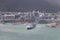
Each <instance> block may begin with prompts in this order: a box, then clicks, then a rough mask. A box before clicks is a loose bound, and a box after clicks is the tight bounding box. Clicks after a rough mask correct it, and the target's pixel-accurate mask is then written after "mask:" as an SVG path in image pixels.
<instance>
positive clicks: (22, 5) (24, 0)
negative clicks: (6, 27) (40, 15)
mask: <svg viewBox="0 0 60 40" xmlns="http://www.w3.org/2000/svg"><path fill="white" fill-rule="evenodd" d="M32 10H39V11H46V12H58V11H60V0H0V11H15V12H16V11H32Z"/></svg>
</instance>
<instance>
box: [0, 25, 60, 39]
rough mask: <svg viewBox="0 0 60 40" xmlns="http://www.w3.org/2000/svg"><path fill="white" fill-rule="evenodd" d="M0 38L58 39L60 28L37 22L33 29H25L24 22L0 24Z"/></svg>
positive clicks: (59, 37)
mask: <svg viewBox="0 0 60 40" xmlns="http://www.w3.org/2000/svg"><path fill="white" fill-rule="evenodd" d="M0 40H60V28H48V27H46V24H37V27H36V28H35V29H31V30H27V29H26V27H25V24H20V25H12V24H0Z"/></svg>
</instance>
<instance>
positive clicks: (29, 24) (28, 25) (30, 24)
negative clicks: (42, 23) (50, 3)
mask: <svg viewBox="0 0 60 40" xmlns="http://www.w3.org/2000/svg"><path fill="white" fill-rule="evenodd" d="M35 27H36V24H35V23H28V24H27V25H26V28H27V30H30V29H34V28H35Z"/></svg>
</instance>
